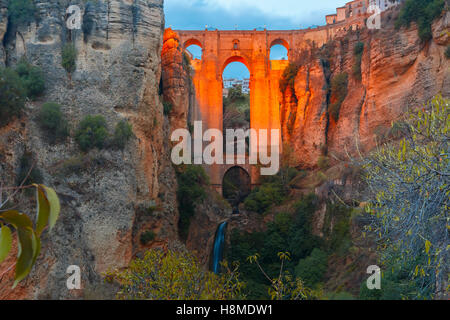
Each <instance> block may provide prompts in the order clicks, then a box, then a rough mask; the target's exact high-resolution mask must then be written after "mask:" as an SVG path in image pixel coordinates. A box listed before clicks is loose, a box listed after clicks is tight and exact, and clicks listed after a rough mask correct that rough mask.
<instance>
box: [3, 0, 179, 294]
mask: <svg viewBox="0 0 450 320" xmlns="http://www.w3.org/2000/svg"><path fill="white" fill-rule="evenodd" d="M70 4H77V5H79V6H80V7H81V8H82V12H83V26H82V29H81V30H68V29H67V28H66V23H65V15H66V8H67V7H68V5H69V2H67V3H66V2H65V1H53V0H52V1H49V0H40V1H36V5H37V8H38V22H32V23H31V24H28V25H23V26H19V27H17V28H14V29H9V28H8V30H6V26H8V24H7V23H6V21H5V17H6V9H5V7H6V1H5V0H0V40H2V38H3V37H5V39H4V41H3V46H0V64H6V65H7V66H13V65H14V64H15V63H16V62H17V60H18V59H19V58H20V57H21V56H22V55H25V56H26V57H27V59H28V61H30V62H32V63H33V64H35V65H39V66H41V67H42V69H43V70H44V72H45V78H46V84H47V87H46V91H45V95H44V96H43V97H41V98H40V99H39V101H36V102H30V103H28V104H27V108H26V111H25V115H24V116H23V117H21V118H20V119H17V120H15V121H12V122H11V123H10V124H9V125H8V126H6V127H3V128H0V151H1V154H2V157H1V158H0V178H1V181H2V182H3V183H5V184H7V185H13V184H14V183H15V179H16V174H17V168H18V165H19V161H20V160H19V159H20V158H21V156H22V154H23V153H24V151H29V152H32V153H33V157H34V160H35V161H36V163H37V164H36V165H37V167H38V168H39V169H40V170H41V172H42V175H43V180H44V181H43V182H44V183H45V184H46V185H49V186H52V187H54V188H55V189H56V191H57V193H58V195H59V197H60V199H61V202H62V203H61V204H62V212H61V216H60V219H59V221H58V223H57V226H56V228H55V230H54V232H52V233H51V234H46V235H44V237H43V249H42V253H41V256H40V257H39V259H38V261H37V265H36V267H35V268H34V269H33V271H32V273H31V274H30V277H28V278H27V279H26V280H25V281H23V282H22V283H20V284H19V286H18V288H16V289H15V290H14V291H11V290H10V288H11V285H12V281H11V278H12V275H13V271H12V270H10V271H8V267H9V265H7V263H6V262H5V263H3V264H2V265H1V266H0V274H1V275H2V276H1V278H0V299H1V298H52V299H61V298H76V297H81V296H83V295H86V294H87V291H88V290H90V288H93V287H94V284H97V283H99V282H100V281H101V276H100V275H101V273H102V272H104V271H106V270H108V269H111V268H121V267H124V266H126V265H127V264H128V262H129V261H130V259H131V258H132V256H133V255H134V254H135V253H136V252H137V251H139V250H140V249H142V248H143V247H142V245H141V244H140V242H139V237H140V234H141V233H142V232H143V231H145V230H150V231H153V232H154V233H155V234H156V240H157V241H156V242H158V241H160V242H163V241H164V240H166V239H176V238H177V220H178V213H177V206H176V198H175V190H176V179H175V175H174V171H173V169H172V166H171V163H170V158H169V156H170V152H169V150H168V144H167V142H166V141H167V137H168V133H169V123H168V120H167V118H165V117H164V115H163V107H162V103H161V101H160V98H159V94H158V88H159V82H160V78H161V59H160V53H161V47H162V35H163V28H164V15H163V0H138V1H118V0H109V1H103V0H99V1H94V2H88V3H86V2H84V1H75V2H73V1H72V2H70ZM67 42H72V43H73V44H74V45H75V47H76V49H77V51H78V55H77V68H76V71H75V72H73V73H72V74H71V75H69V74H68V73H67V72H66V71H65V70H64V69H63V68H62V66H61V50H62V47H63V46H64V44H65V43H67ZM46 101H55V102H58V103H60V104H61V105H62V107H63V111H64V114H65V115H66V116H67V118H68V119H69V120H70V122H71V126H72V131H73V128H76V125H77V123H78V122H79V121H80V119H81V118H82V117H84V116H86V115H88V114H93V115H95V114H101V115H103V116H104V117H105V118H106V120H107V122H108V126H109V130H110V131H111V132H112V131H113V129H114V126H115V124H116V123H117V122H118V121H119V120H121V119H126V120H128V121H129V122H130V123H131V124H132V126H133V132H134V135H135V137H134V138H133V139H132V141H131V142H129V143H128V145H127V146H126V148H125V150H124V151H118V150H112V149H105V150H101V151H92V152H90V153H89V154H81V153H80V151H79V149H78V147H77V146H76V144H75V143H74V141H73V139H72V138H69V139H68V140H67V141H66V142H65V143H61V144H57V145H50V144H48V143H47V140H46V138H45V134H44V133H43V132H42V131H41V130H40V129H39V127H38V125H37V124H36V122H35V121H34V119H35V116H36V113H37V111H38V109H39V107H40V105H41V104H42V103H43V102H46ZM74 161H75V162H76V163H77V165H78V166H77V168H78V169H77V170H72V171H71V170H70V168H71V164H73V163H74ZM19 201H20V202H21V206H22V205H24V204H26V205H28V207H30V208H31V205H32V199H29V198H27V197H26V196H25V195H23V196H22V198H20V199H19ZM155 208H156V209H155ZM24 210H25V209H24ZM28 211H30V210H28ZM69 265H78V266H80V268H81V276H82V287H83V289H85V290H72V291H69V290H68V289H67V288H66V279H67V276H68V275H67V274H66V269H67V267H68V266H69Z"/></svg>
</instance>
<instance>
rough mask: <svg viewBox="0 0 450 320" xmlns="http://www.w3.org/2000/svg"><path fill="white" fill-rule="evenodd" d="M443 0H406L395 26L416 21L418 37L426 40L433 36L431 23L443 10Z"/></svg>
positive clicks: (408, 24)
mask: <svg viewBox="0 0 450 320" xmlns="http://www.w3.org/2000/svg"><path fill="white" fill-rule="evenodd" d="M444 6H445V1H444V0H406V1H405V4H404V6H403V7H402V9H401V11H400V15H399V16H398V18H397V21H396V27H397V28H399V27H401V26H407V27H409V26H410V24H411V22H415V23H417V25H418V27H419V37H420V39H421V40H422V41H424V42H425V41H428V40H430V39H431V38H432V37H433V33H432V31H431V24H432V23H433V21H434V19H436V18H438V17H439V16H440V15H441V13H442V11H443V10H444Z"/></svg>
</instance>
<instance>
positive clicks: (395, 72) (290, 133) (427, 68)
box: [280, 11, 450, 168]
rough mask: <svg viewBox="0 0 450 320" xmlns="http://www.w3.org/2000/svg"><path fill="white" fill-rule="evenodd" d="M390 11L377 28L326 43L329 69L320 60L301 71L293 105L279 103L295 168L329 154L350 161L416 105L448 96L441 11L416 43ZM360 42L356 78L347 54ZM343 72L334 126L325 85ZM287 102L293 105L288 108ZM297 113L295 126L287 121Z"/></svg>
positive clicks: (351, 56) (311, 164)
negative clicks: (344, 89) (343, 91)
mask: <svg viewBox="0 0 450 320" xmlns="http://www.w3.org/2000/svg"><path fill="white" fill-rule="evenodd" d="M392 14H393V13H392V12H389V11H388V12H386V13H384V14H383V21H382V25H383V28H382V29H381V30H367V29H364V30H360V31H353V32H349V33H348V34H347V35H346V36H345V37H340V38H336V39H334V41H333V42H331V43H329V44H328V45H329V46H330V49H329V50H331V51H330V52H329V57H330V60H329V64H328V65H327V64H325V65H324V64H323V60H321V59H320V58H321V57H320V56H318V55H316V56H315V58H313V59H310V60H309V61H308V62H307V63H304V64H302V65H301V67H300V69H299V72H298V74H297V77H296V79H295V99H293V98H292V94H291V93H289V92H288V93H287V96H288V97H287V98H286V97H285V99H284V101H283V102H282V104H281V109H280V110H281V119H286V120H285V121H284V123H283V122H282V130H283V136H284V141H285V142H288V143H289V144H291V145H292V146H293V147H294V150H295V151H296V153H297V154H298V155H299V157H298V165H299V166H303V167H306V168H311V167H315V166H317V161H318V158H319V157H320V156H321V155H323V154H324V153H327V152H328V155H329V156H330V158H331V160H332V161H333V160H334V159H335V157H337V158H338V159H342V160H346V159H348V155H347V153H348V154H353V155H354V154H355V153H356V152H357V147H356V146H357V145H359V148H360V149H361V150H362V151H367V150H370V149H371V148H373V147H374V146H375V145H376V138H377V137H379V136H380V135H382V134H383V133H385V132H386V131H387V130H389V128H390V126H391V123H392V122H393V121H396V120H398V119H399V118H400V117H401V116H402V115H403V114H404V112H405V111H406V110H408V109H409V108H414V107H420V106H421V105H422V104H423V103H425V102H426V101H428V100H429V99H430V98H432V97H433V96H434V95H436V94H438V93H441V94H442V95H443V96H445V97H449V96H450V69H449V68H450V63H449V60H448V59H446V57H445V55H444V51H445V49H446V47H447V45H448V44H449V43H450V42H449V37H448V34H449V25H450V23H449V19H450V18H449V17H450V14H449V13H448V12H446V13H445V14H443V16H442V17H441V18H440V19H438V20H437V21H435V22H434V24H433V40H431V41H430V42H429V43H427V44H423V43H421V42H420V39H419V37H418V32H417V26H415V25H414V24H412V25H411V27H410V28H407V29H406V28H402V29H400V30H396V29H395V27H394V23H393V21H394V17H392V16H391V15H392ZM358 42H363V43H364V53H363V57H362V63H361V70H362V72H361V73H362V80H357V79H355V77H354V76H353V75H352V69H353V65H354V64H355V59H356V58H355V55H354V53H353V48H354V46H355V45H356V44H357V43H358ZM343 72H345V73H347V74H348V79H349V80H348V94H347V97H346V98H345V100H344V102H343V103H342V106H341V108H340V112H339V117H338V120H337V122H335V121H334V120H333V118H331V117H329V115H328V112H327V110H329V106H330V104H331V103H332V102H333V101H332V99H330V98H331V97H330V96H329V90H328V89H329V87H330V81H331V79H332V78H333V77H334V76H336V75H337V74H339V73H343ZM292 100H294V101H295V103H294V104H293V103H292ZM292 115H295V122H293V123H289V121H288V120H287V119H289V117H292Z"/></svg>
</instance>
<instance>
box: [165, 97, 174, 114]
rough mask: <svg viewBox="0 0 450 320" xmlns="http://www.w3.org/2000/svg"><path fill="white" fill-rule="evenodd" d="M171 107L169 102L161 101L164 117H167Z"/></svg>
mask: <svg viewBox="0 0 450 320" xmlns="http://www.w3.org/2000/svg"><path fill="white" fill-rule="evenodd" d="M172 108H173V105H172V104H171V103H170V102H169V101H165V100H164V101H163V113H164V115H165V116H168V115H169V114H170V112H171V111H172Z"/></svg>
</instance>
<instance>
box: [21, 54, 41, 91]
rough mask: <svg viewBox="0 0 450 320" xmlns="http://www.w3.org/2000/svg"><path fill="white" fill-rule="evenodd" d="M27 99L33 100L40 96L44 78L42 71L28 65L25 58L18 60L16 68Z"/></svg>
mask: <svg viewBox="0 0 450 320" xmlns="http://www.w3.org/2000/svg"><path fill="white" fill-rule="evenodd" d="M16 72H17V74H18V75H19V77H20V79H21V81H22V84H23V87H24V88H25V91H26V95H27V97H29V98H31V99H33V98H36V97H37V96H39V95H41V94H42V93H43V92H44V90H45V78H44V73H43V72H42V69H41V68H40V67H37V66H33V65H32V64H30V63H29V62H28V61H27V60H26V58H25V57H22V58H21V59H20V60H19V63H18V64H17V66H16Z"/></svg>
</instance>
